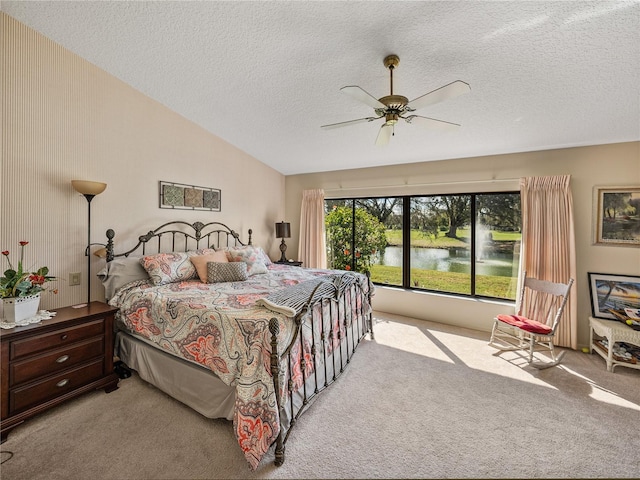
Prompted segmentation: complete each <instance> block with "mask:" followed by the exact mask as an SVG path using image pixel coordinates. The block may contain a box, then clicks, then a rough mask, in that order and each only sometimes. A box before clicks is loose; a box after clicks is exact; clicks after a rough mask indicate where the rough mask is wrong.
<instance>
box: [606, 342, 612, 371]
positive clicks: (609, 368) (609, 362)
mask: <svg viewBox="0 0 640 480" xmlns="http://www.w3.org/2000/svg"><path fill="white" fill-rule="evenodd" d="M612 337H613V335H607V340H608V342H609V345H608V347H609V348H607V372H612V371H613V370H612V367H613V345H614V342H613V338H612Z"/></svg>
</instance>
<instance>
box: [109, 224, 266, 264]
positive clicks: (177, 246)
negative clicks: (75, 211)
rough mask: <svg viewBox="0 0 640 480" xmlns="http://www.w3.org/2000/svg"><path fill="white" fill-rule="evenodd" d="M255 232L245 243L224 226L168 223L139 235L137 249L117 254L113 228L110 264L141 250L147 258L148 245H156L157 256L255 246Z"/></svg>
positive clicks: (110, 232) (110, 241) (110, 230)
mask: <svg viewBox="0 0 640 480" xmlns="http://www.w3.org/2000/svg"><path fill="white" fill-rule="evenodd" d="M252 233H253V230H251V229H249V240H248V242H247V243H246V244H245V243H243V242H242V241H241V240H240V235H239V234H238V233H237V232H235V231H234V230H232V229H231V228H229V227H228V226H226V225H225V224H224V223H220V222H209V223H202V222H195V223H188V222H183V221H180V220H178V221H174V222H167V223H165V224H163V225H160V226H159V227H158V228H156V229H155V230H150V231H149V232H147V233H146V234H144V235H141V236H139V237H138V243H137V245H136V246H135V247H133V248H132V249H131V250H127V251H126V252H123V253H118V254H116V253H114V248H113V247H114V243H113V238H114V237H115V235H116V233H115V232H114V231H113V230H112V229H109V230H107V233H106V235H107V244H106V249H107V262H110V261H111V260H113V259H114V258H116V257H128V256H129V255H131V254H132V253H134V252H137V251H139V254H141V255H145V254H146V253H147V246H149V247H150V248H151V247H152V244H153V245H154V246H155V248H153V250H154V251H153V253H160V252H175V251H184V252H186V251H189V250H195V249H198V248H206V247H210V248H224V247H229V246H237V245H251V235H252ZM154 239H155V240H154ZM152 241H153V242H152ZM149 242H152V243H149ZM150 253H151V252H150Z"/></svg>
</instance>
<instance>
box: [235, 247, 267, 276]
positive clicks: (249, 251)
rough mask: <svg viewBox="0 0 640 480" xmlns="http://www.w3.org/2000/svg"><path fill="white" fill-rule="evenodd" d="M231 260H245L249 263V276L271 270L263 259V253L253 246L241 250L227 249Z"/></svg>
mask: <svg viewBox="0 0 640 480" xmlns="http://www.w3.org/2000/svg"><path fill="white" fill-rule="evenodd" d="M227 257H228V258H229V261H230V262H244V263H246V264H247V274H248V275H249V276H252V275H257V274H258V273H267V272H268V271H269V270H268V269H267V266H266V265H265V263H264V260H263V259H262V255H261V254H260V252H258V251H257V250H256V249H255V248H253V247H249V248H247V247H243V248H242V249H240V250H237V249H232V248H230V249H229V250H228V251H227Z"/></svg>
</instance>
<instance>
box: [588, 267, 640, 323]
mask: <svg viewBox="0 0 640 480" xmlns="http://www.w3.org/2000/svg"><path fill="white" fill-rule="evenodd" d="M589 294H590V296H591V313H592V314H593V316H594V317H597V318H608V319H611V320H621V319H622V318H623V317H626V318H636V317H638V318H640V277H639V276H635V275H611V274H607V273H591V272H589Z"/></svg>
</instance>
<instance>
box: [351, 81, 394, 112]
mask: <svg viewBox="0 0 640 480" xmlns="http://www.w3.org/2000/svg"><path fill="white" fill-rule="evenodd" d="M340 91H341V92H342V93H346V94H347V95H349V96H350V97H352V98H355V99H356V100H358V101H360V102H362V103H365V104H367V105H369V106H370V107H371V108H387V106H386V105H385V104H384V103H382V102H381V101H380V100H378V99H377V98H376V97H374V96H373V95H371V94H370V93H368V92H365V91H364V90H363V89H362V88H360V87H358V86H357V85H350V86H347V87H342V88H341V89H340Z"/></svg>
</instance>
